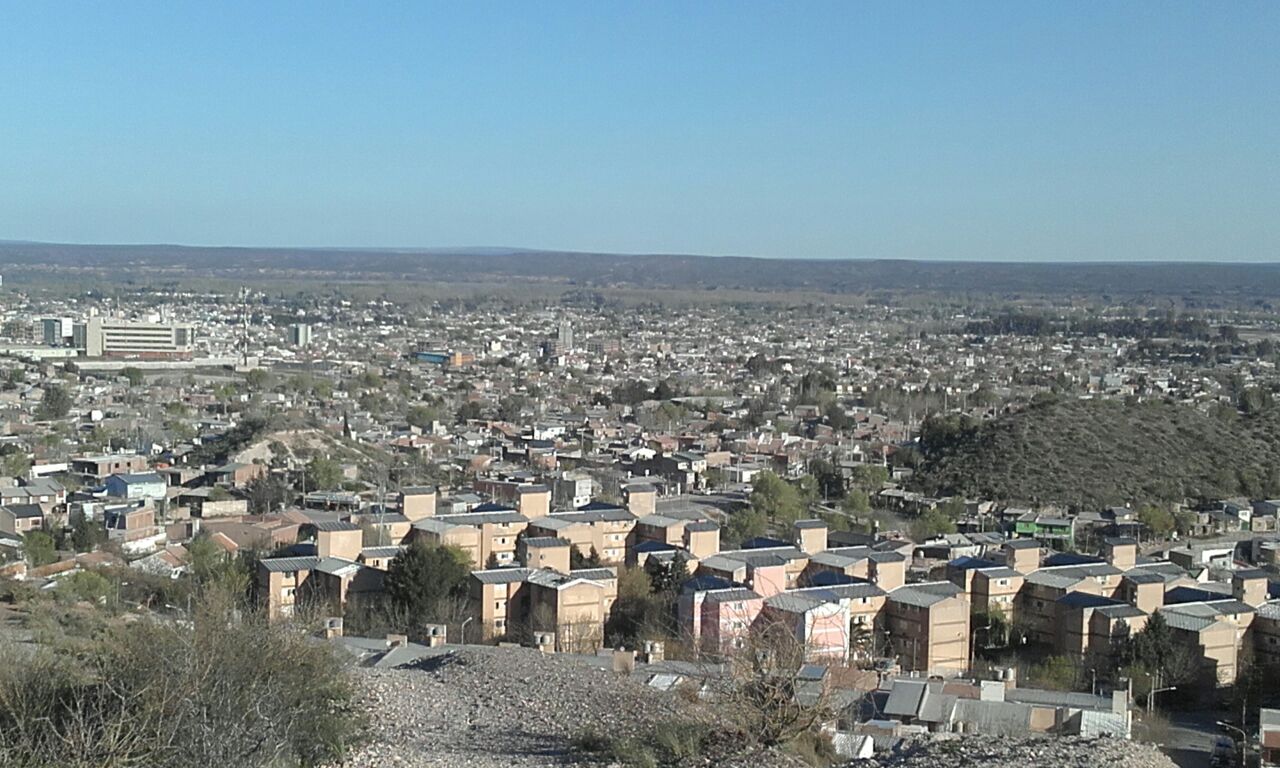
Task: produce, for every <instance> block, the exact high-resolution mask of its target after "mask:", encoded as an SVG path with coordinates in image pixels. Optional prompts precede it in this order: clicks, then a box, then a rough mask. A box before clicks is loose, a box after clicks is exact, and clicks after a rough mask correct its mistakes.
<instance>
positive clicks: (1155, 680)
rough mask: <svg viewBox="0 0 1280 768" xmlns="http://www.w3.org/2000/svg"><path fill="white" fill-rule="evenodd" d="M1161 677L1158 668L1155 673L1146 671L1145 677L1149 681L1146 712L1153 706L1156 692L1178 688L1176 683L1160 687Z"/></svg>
mask: <svg viewBox="0 0 1280 768" xmlns="http://www.w3.org/2000/svg"><path fill="white" fill-rule="evenodd" d="M1161 677H1163V676H1162V675H1161V674H1160V671H1159V670H1156V672H1155V673H1151V672H1148V673H1147V679H1148V680H1150V681H1151V690H1150V691H1148V692H1147V711H1148V712H1150V711H1152V710H1153V709H1154V708H1155V704H1156V694H1157V693H1164V692H1165V691H1176V690H1178V686H1176V685H1170V686H1168V687H1165V688H1161V687H1160V679H1161Z"/></svg>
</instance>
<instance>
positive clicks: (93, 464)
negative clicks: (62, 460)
mask: <svg viewBox="0 0 1280 768" xmlns="http://www.w3.org/2000/svg"><path fill="white" fill-rule="evenodd" d="M147 466H148V465H147V459H146V457H145V456H138V455H135V454H108V455H105V456H81V457H79V458H73V459H71V471H72V472H74V473H77V474H81V475H85V476H87V477H90V478H94V479H101V478H104V477H107V476H108V475H114V474H131V473H136V472H144V471H146V469H147Z"/></svg>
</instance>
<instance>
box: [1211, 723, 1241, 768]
mask: <svg viewBox="0 0 1280 768" xmlns="http://www.w3.org/2000/svg"><path fill="white" fill-rule="evenodd" d="M1217 724H1218V727H1219V728H1226V729H1227V730H1230V731H1235V732H1236V733H1238V734H1240V765H1242V766H1243V765H1244V763H1245V760H1244V758H1245V753H1246V750H1248V748H1249V734H1247V733H1245V730H1244V729H1243V728H1237V727H1236V726H1234V725H1232V724H1231V723H1228V722H1225V721H1223V720H1219V721H1218V723H1217Z"/></svg>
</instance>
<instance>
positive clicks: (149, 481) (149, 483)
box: [107, 472, 169, 501]
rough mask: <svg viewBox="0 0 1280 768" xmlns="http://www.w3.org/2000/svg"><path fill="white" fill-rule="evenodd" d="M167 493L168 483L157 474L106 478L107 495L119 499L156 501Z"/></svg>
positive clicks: (118, 475) (135, 474)
mask: <svg viewBox="0 0 1280 768" xmlns="http://www.w3.org/2000/svg"><path fill="white" fill-rule="evenodd" d="M168 492H169V485H168V483H166V482H165V479H164V477H163V476H162V475H160V474H159V473H157V472H142V473H129V474H114V475H111V476H110V477H108V478H107V493H108V494H109V495H111V496H115V497H117V498H121V499H128V500H130V501H132V500H135V499H151V500H156V501H158V500H160V499H164V498H166V496H167V495H168Z"/></svg>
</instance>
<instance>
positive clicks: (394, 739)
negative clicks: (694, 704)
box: [344, 647, 690, 768]
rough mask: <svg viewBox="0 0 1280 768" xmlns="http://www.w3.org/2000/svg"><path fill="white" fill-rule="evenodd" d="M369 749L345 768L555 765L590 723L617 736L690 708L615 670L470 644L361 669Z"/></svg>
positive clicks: (570, 759)
mask: <svg viewBox="0 0 1280 768" xmlns="http://www.w3.org/2000/svg"><path fill="white" fill-rule="evenodd" d="M358 674H359V676H360V680H361V687H362V688H363V689H364V702H363V703H364V706H365V708H366V710H367V711H368V712H369V713H370V719H371V739H370V743H369V744H368V745H367V746H365V747H364V748H362V749H361V750H360V751H359V752H357V753H356V754H355V755H353V756H352V758H351V759H350V760H348V761H347V762H346V763H345V764H344V765H346V766H349V767H350V768H365V767H366V766H368V767H370V768H372V766H383V765H392V766H441V767H442V768H453V767H454V766H470V767H474V768H490V767H492V768H500V767H501V766H516V767H519V766H555V765H566V764H572V763H574V762H575V761H578V760H580V758H578V757H577V756H576V755H574V754H573V753H572V752H573V751H572V749H571V748H570V740H571V739H572V738H573V737H574V736H576V735H578V734H579V733H581V732H582V731H583V730H585V729H586V728H588V727H592V728H594V729H596V730H597V731H600V732H603V733H607V734H610V735H615V736H623V737H625V736H627V735H631V734H635V733H637V732H639V731H640V730H641V729H642V728H643V727H644V726H646V725H649V724H652V723H655V722H660V721H662V720H667V719H670V718H672V717H674V716H677V715H683V714H689V713H690V705H688V704H686V703H685V702H683V701H682V700H681V699H679V698H678V697H676V696H674V695H672V694H668V693H664V692H661V691H657V690H654V689H652V688H649V687H648V686H645V685H642V684H640V683H637V682H634V681H632V680H630V679H628V678H626V677H624V676H620V675H616V674H614V673H612V672H609V671H606V670H603V669H595V668H591V667H589V666H585V665H583V664H582V663H581V662H577V661H573V660H571V659H565V658H561V657H558V656H554V655H552V656H544V655H542V654H541V653H539V652H538V651H535V650H532V649H525V648H481V647H474V648H467V649H465V650H460V651H457V652H454V653H450V654H448V655H445V656H442V657H439V658H434V659H428V660H426V661H425V662H424V663H422V664H420V665H418V666H416V667H407V668H402V669H390V670H373V669H360V670H359V671H358Z"/></svg>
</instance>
